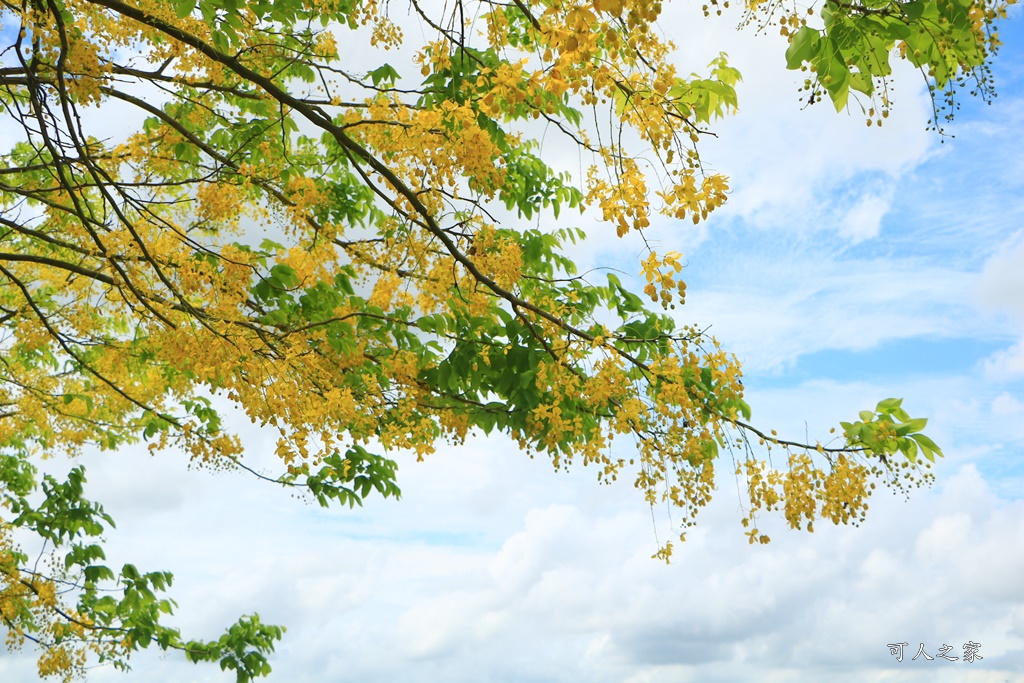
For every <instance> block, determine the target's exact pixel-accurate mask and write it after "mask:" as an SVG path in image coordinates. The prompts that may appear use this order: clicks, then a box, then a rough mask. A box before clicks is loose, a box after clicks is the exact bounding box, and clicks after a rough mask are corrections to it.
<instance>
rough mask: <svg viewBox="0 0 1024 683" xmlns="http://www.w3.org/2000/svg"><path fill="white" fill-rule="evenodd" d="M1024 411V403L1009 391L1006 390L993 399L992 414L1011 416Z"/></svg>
mask: <svg viewBox="0 0 1024 683" xmlns="http://www.w3.org/2000/svg"><path fill="white" fill-rule="evenodd" d="M1020 413H1024V403H1021V402H1020V401H1018V400H1017V399H1016V398H1014V397H1013V396H1012V395H1010V393H1009V392H1006V391H1004V392H1003V393H1001V394H999V395H998V396H996V397H995V399H993V401H992V414H993V415H998V416H1000V417H1009V416H1011V415H1018V414H1020Z"/></svg>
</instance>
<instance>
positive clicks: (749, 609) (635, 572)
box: [0, 9, 1024, 683]
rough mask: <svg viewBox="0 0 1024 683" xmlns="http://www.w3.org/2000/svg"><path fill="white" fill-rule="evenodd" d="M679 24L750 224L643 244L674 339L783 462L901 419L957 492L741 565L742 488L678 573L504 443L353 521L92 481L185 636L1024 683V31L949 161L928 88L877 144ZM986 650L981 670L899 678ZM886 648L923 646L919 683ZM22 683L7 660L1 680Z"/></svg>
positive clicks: (655, 666)
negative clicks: (716, 358)
mask: <svg viewBox="0 0 1024 683" xmlns="http://www.w3.org/2000/svg"><path fill="white" fill-rule="evenodd" d="M672 12H673V13H670V14H669V15H668V16H667V18H666V20H665V22H664V26H665V30H666V33H668V34H670V35H671V34H672V33H673V31H674V30H676V29H675V28H674V27H676V26H687V27H690V26H699V27H701V30H700V32H699V33H694V34H692V38H691V39H690V40H689V41H687V42H686V43H685V44H684V45H683V49H682V50H681V51H680V55H679V59H680V62H681V63H683V64H684V65H686V66H685V68H686V69H691V68H692V69H699V68H701V67H703V65H704V64H706V63H707V62H708V61H709V60H710V59H711V58H713V57H714V56H715V55H717V53H718V51H719V50H721V49H723V46H724V49H725V50H726V51H727V52H728V53H729V54H730V57H731V58H732V60H733V62H734V64H735V65H736V66H737V67H738V68H739V69H740V70H741V72H742V73H743V74H744V82H743V84H741V85H742V87H741V88H740V89H739V94H740V106H741V110H740V112H739V114H738V115H737V116H735V117H733V118H731V119H729V120H726V121H723V122H722V123H721V125H720V126H719V127H718V128H717V131H718V133H719V138H718V139H717V140H713V141H709V144H707V145H706V146H705V149H704V152H703V153H704V156H705V159H706V160H707V162H708V163H709V164H711V166H713V167H714V168H715V169H717V170H720V171H722V172H723V173H726V174H727V175H729V176H730V177H731V178H732V179H733V187H734V191H733V194H732V197H731V199H730V201H729V203H728V204H726V205H725V206H724V207H723V208H721V209H720V210H719V211H718V212H717V213H716V214H715V215H714V216H713V217H712V219H711V220H710V221H708V223H707V224H706V225H704V226H701V227H699V228H694V227H693V226H692V225H690V224H689V223H686V224H685V225H679V224H670V223H668V222H664V221H663V222H659V223H656V224H655V225H654V226H652V228H651V230H650V231H649V234H648V237H649V239H650V240H652V242H653V243H655V244H658V245H659V248H661V249H662V250H668V249H677V250H679V251H682V252H683V253H684V255H685V256H686V259H687V262H688V265H687V268H686V270H684V277H686V278H687V281H688V283H689V288H688V295H687V305H686V306H685V307H683V308H682V309H680V310H679V311H677V315H678V317H679V319H680V322H681V323H689V322H699V323H701V324H703V325H708V324H710V325H712V331H713V333H714V334H716V336H718V338H719V339H720V341H722V342H723V345H724V346H725V347H726V348H727V349H729V350H732V351H734V352H735V353H736V354H737V355H738V356H739V357H740V359H741V360H742V361H743V362H744V364H745V368H746V377H745V385H746V387H747V390H748V398H749V401H750V403H751V405H752V406H753V408H754V415H755V421H756V422H757V423H758V424H761V425H769V426H777V427H778V428H779V430H780V432H782V433H783V434H794V435H796V436H802V435H803V434H805V433H808V434H809V435H810V437H811V439H814V438H816V436H821V435H824V434H825V433H826V432H827V430H828V428H829V427H831V426H834V425H835V424H837V423H838V421H839V420H845V419H849V418H851V417H852V416H854V415H856V412H857V411H858V410H861V409H864V408H870V407H873V406H874V404H875V402H877V401H878V400H879V399H882V398H887V397H889V396H901V397H904V398H905V406H906V407H907V409H908V410H909V411H910V412H911V413H912V414H914V415H921V416H926V417H929V418H930V420H931V422H930V425H929V433H931V434H933V435H934V437H935V439H936V441H938V442H939V443H940V445H942V446H943V447H944V449H945V451H946V455H947V457H946V458H945V459H944V460H943V461H941V462H940V463H938V465H937V467H936V474H937V478H938V480H937V484H936V486H935V487H934V488H933V489H931V490H921V491H915V492H914V493H913V495H912V496H911V498H910V499H909V500H904V499H903V498H902V497H894V496H892V495H890V494H889V493H888V492H882V493H880V494H878V495H877V496H876V499H875V500H874V501H873V503H872V509H871V510H870V512H869V515H868V520H867V522H866V523H865V524H864V525H863V526H861V527H859V528H853V527H832V526H831V525H827V526H826V525H822V526H821V527H819V528H818V530H817V531H816V532H815V533H814V534H813V535H812V534H806V533H799V532H791V531H787V530H785V529H784V528H782V526H783V525H782V524H780V523H779V520H770V519H769V520H766V521H765V524H764V526H765V528H766V529H767V530H768V531H769V532H770V533H771V535H772V537H773V542H772V543H771V544H770V545H768V546H757V547H752V546H748V545H747V544H746V539H745V537H744V536H743V533H742V528H741V527H740V525H739V519H740V518H741V517H742V514H741V513H740V511H739V509H738V498H737V495H736V492H735V487H736V483H735V480H734V479H732V478H731V477H730V476H722V477H721V479H720V481H719V490H718V496H717V498H716V501H715V503H713V504H712V505H711V506H710V507H709V508H708V509H707V510H706V511H705V512H704V513H702V515H701V516H700V518H699V526H698V528H697V530H696V531H695V532H694V533H692V534H691V536H690V539H689V540H688V542H687V543H686V544H685V545H683V546H681V547H678V548H677V554H676V560H675V562H674V563H673V564H672V565H671V566H667V567H666V566H664V565H663V564H661V563H658V562H656V561H653V560H651V559H650V555H651V553H653V552H654V550H655V549H656V537H661V538H663V537H664V536H665V535H666V534H667V533H669V530H668V529H667V528H666V526H667V525H666V523H665V520H664V518H663V516H662V515H661V514H660V513H657V514H656V515H655V522H656V526H655V525H654V524H652V515H651V511H650V510H649V509H648V508H646V507H644V505H643V502H642V500H641V498H640V496H639V495H637V494H636V492H635V491H633V490H632V489H631V488H630V487H629V486H628V485H627V486H616V487H607V486H599V485H598V484H597V483H596V481H595V477H594V473H593V472H589V471H587V470H584V469H580V470H576V471H573V472H570V473H568V474H565V473H561V474H555V473H553V472H552V471H551V468H550V466H549V465H548V464H546V463H544V462H543V461H531V460H529V459H527V458H525V457H524V456H523V455H522V454H520V453H517V452H516V449H515V448H514V446H513V445H512V444H511V443H509V442H508V441H507V440H506V439H503V438H501V437H497V438H490V439H486V440H485V439H482V438H480V439H473V440H471V441H470V442H468V443H467V444H466V445H465V446H462V447H459V448H442V449H440V450H439V452H438V453H437V454H435V455H433V456H431V457H430V458H428V461H427V462H426V463H421V464H417V463H415V462H414V458H412V457H411V456H406V455H404V454H399V455H398V459H399V462H400V484H401V486H402V489H403V499H402V500H401V501H398V502H394V501H380V500H371V501H368V503H367V505H366V507H365V508H363V509H356V510H354V511H349V510H326V511H324V510H320V509H319V508H316V507H312V506H309V505H307V504H304V503H303V502H302V501H297V500H293V499H291V498H289V497H288V496H287V495H284V494H282V493H281V492H280V491H278V490H276V489H274V488H271V487H268V486H266V485H265V484H260V483H258V482H254V481H251V480H249V479H247V478H245V477H244V476H243V475H240V474H224V473H221V474H211V473H207V472H202V471H188V469H187V466H186V463H185V459H184V458H182V457H181V456H180V454H174V453H166V454H160V455H158V456H155V457H150V456H148V455H146V454H144V453H143V452H142V451H141V450H137V451H131V450H126V451H125V452H121V453H117V454H104V455H98V456H90V457H87V458H86V459H85V465H86V466H87V468H88V471H89V478H90V490H91V491H92V493H93V495H94V496H95V497H96V498H97V499H99V500H101V501H103V502H104V503H105V504H106V506H107V508H108V510H109V511H110V512H111V513H112V514H113V515H114V517H115V519H117V520H118V523H119V526H118V529H117V531H116V532H112V533H111V534H110V535H109V542H110V555H111V558H110V559H111V563H112V564H115V565H116V564H117V563H118V562H119V561H127V560H128V559H129V558H130V559H131V560H132V561H135V562H137V563H138V564H139V565H140V566H143V567H146V568H150V569H166V570H169V571H172V572H174V573H175V575H176V582H175V590H174V597H176V598H177V599H178V600H179V602H180V604H181V608H180V610H179V613H180V616H179V617H178V624H179V625H180V626H181V627H182V628H183V629H184V630H185V631H186V632H188V633H194V634H196V635H198V636H201V637H215V636H216V635H217V633H218V630H219V628H221V627H223V626H224V625H226V624H227V623H230V622H231V621H233V620H234V619H235V618H237V616H238V615H239V614H242V613H246V612H250V611H259V612H260V613H261V615H262V616H263V618H264V619H265V620H266V621H270V622H274V623H282V624H285V625H286V626H287V627H288V629H289V631H288V633H287V634H286V639H285V641H284V643H283V644H282V646H281V647H280V649H279V652H278V653H277V654H276V655H275V656H274V658H273V659H272V663H273V666H274V668H275V675H274V677H273V678H272V679H271V680H286V681H295V682H296V683H320V682H326V681H355V680H359V681H361V682H365V683H376V682H381V683H383V682H385V681H388V682H391V681H403V682H408V683H417V682H420V681H422V682H424V683H426V682H430V683H435V682H437V681H444V682H445V683H469V682H470V681H472V682H473V683H479V682H488V683H490V682H493V683H506V682H508V683H513V682H515V683H521V682H524V681H537V682H538V683H561V682H563V681H564V682H569V681H573V682H576V681H594V682H596V683H604V682H615V683H661V682H666V683H668V682H671V683H686V682H689V681H700V682H701V683H707V682H711V683H715V682H722V683H733V682H741V681H743V682H745V681H751V680H757V681H766V682H772V681H778V682H786V683H789V682H792V683H805V682H806V683H812V682H813V683H818V682H819V681H823V680H827V681H837V682H840V683H842V682H847V681H848V682H850V683H854V682H856V683H875V682H881V681H887V682H893V683H917V682H922V683H923V682H924V681H928V682H929V683H932V682H939V683H952V682H954V681H955V682H958V683H959V682H964V683H1003V682H1005V681H1010V682H1012V683H1024V673H1022V672H1024V581H1021V580H1020V577H1022V576H1024V173H1022V172H1021V171H1024V162H1022V156H1021V151H1022V150H1024V144H1022V143H1021V133H1020V131H1021V130H1022V127H1021V124H1022V123H1024V28H1022V27H1021V26H1020V20H1019V19H1018V20H1017V22H1016V23H1014V22H1013V21H1011V22H1009V23H1008V24H1007V25H1006V27H1005V28H1004V30H1003V35H1004V42H1005V43H1006V47H1005V49H1004V51H1003V53H1002V55H1001V57H1000V61H999V62H998V63H997V66H996V77H997V85H998V88H999V92H1000V96H999V98H998V99H997V101H996V102H995V104H994V105H992V106H991V107H989V106H984V105H981V104H980V103H977V102H972V101H969V100H965V101H964V107H963V109H962V110H961V112H960V113H959V115H958V118H957V120H956V122H955V123H954V124H953V125H952V126H950V132H952V133H955V135H956V137H955V138H953V139H950V140H948V141H946V142H945V143H940V139H939V138H938V137H937V136H936V135H935V134H933V133H929V132H927V131H925V123H926V120H927V117H928V110H927V101H926V98H925V96H924V92H923V85H922V83H921V82H920V78H919V77H918V76H917V74H916V73H914V72H913V71H909V70H906V69H904V70H902V72H900V73H899V80H898V82H897V99H896V102H895V110H894V113H893V115H892V117H891V118H890V120H889V121H887V123H886V125H885V127H883V128H882V129H881V130H878V129H874V128H871V129H868V128H866V127H865V126H864V125H863V122H862V121H860V120H859V119H858V118H857V116H855V115H853V116H851V115H847V114H836V113H835V112H834V111H833V110H832V109H831V108H830V107H829V106H828V105H827V104H826V105H822V106H818V107H815V108H812V109H810V110H807V111H801V110H800V108H799V105H798V103H797V94H796V88H795V86H794V82H795V76H794V74H792V73H790V72H786V71H785V69H784V68H783V66H784V64H783V59H782V51H783V49H784V45H781V44H780V41H779V40H778V39H773V38H765V37H761V38H758V37H755V36H754V35H753V34H752V33H751V32H743V33H737V32H735V31H734V27H735V23H736V19H737V16H736V15H735V14H733V15H732V16H731V17H726V18H723V19H719V20H712V21H710V22H706V23H705V22H703V20H700V19H694V18H693V17H691V16H690V15H689V14H685V13H682V14H679V13H674V12H675V10H674V9H673V10H672ZM1019 14H1020V12H1019V11H1017V12H1015V15H1019ZM693 21H699V22H702V23H697V24H694V23H691V22H693ZM678 42H680V43H683V41H682V40H680V41H678ZM393 63H394V62H393ZM581 220H587V219H586V217H584V219H581ZM583 225H584V226H585V227H587V229H588V231H589V232H590V234H591V238H590V239H589V240H588V242H587V243H586V244H584V245H583V246H582V247H581V248H579V249H578V250H577V252H576V253H575V254H574V255H575V256H576V257H577V258H578V259H579V261H580V263H581V265H583V266H584V267H586V266H609V267H617V268H620V269H626V270H628V269H630V268H633V269H634V271H636V270H638V269H639V268H638V265H636V264H635V263H632V262H629V261H624V260H623V259H622V258H621V254H624V253H631V252H630V250H631V249H632V250H633V251H635V253H637V254H639V253H640V243H639V242H633V243H628V242H627V243H626V245H627V246H625V247H624V246H623V243H622V242H621V241H619V240H617V239H616V238H615V237H614V231H611V230H610V229H609V228H608V227H607V226H602V225H599V224H594V223H583ZM609 233H610V234H609ZM229 419H230V420H231V421H232V425H233V426H234V427H235V428H237V429H238V430H239V432H240V433H242V434H243V435H245V438H246V443H247V445H248V446H249V447H250V452H249V457H250V458H251V461H252V463H253V464H254V465H258V464H259V463H260V462H267V463H269V462H271V459H272V450H273V439H272V437H268V436H267V435H266V434H264V433H261V432H260V431H258V430H256V429H254V428H253V427H252V426H251V425H250V424H249V423H248V420H246V419H245V418H244V417H243V416H239V415H237V414H235V415H232V416H229ZM722 469H723V470H728V468H727V467H724V468H722ZM967 641H973V642H976V643H980V645H981V647H980V650H979V652H980V654H981V655H982V656H983V657H984V659H982V660H979V661H976V662H973V663H965V662H963V661H957V662H948V661H943V660H939V659H936V660H933V661H922V660H921V658H919V659H918V660H917V661H910V658H911V657H913V656H914V654H916V652H917V649H918V646H919V644H921V643H923V644H924V646H925V650H926V652H927V653H928V654H929V655H931V656H933V657H935V656H936V655H937V654H938V650H939V648H940V647H941V646H942V645H944V644H949V645H952V646H953V648H954V649H953V652H952V653H951V654H952V655H953V656H960V655H962V646H963V644H964V643H965V642H967ZM891 642H907V643H909V645H908V646H907V649H908V653H907V655H906V656H905V658H904V661H903V662H897V661H896V658H895V657H893V656H891V655H890V654H889V650H888V648H887V644H888V643H891ZM33 666H34V664H33V660H32V657H31V652H29V651H26V652H25V653H24V654H20V655H8V654H4V656H3V657H2V658H0V679H2V680H4V681H8V680H10V681H23V680H25V681H27V680H32V679H33V675H34V674H33V671H34V668H33ZM90 680H95V681H121V680H126V681H135V680H145V681H148V680H160V681H167V682H170V683H179V682H186V681H189V682H191V681H197V682H198V681H203V682H207V681H209V682H214V681H216V682H220V681H230V680H233V679H232V678H231V677H230V676H229V675H227V674H224V673H221V672H219V671H217V670H216V668H215V667H205V668H196V667H194V666H192V665H188V664H185V663H183V662H180V661H179V660H178V658H177V657H175V656H161V655H158V654H155V653H143V654H142V655H141V656H140V657H139V658H138V659H137V661H136V663H135V671H134V673H132V674H129V675H127V676H124V675H122V674H120V673H118V672H116V671H113V670H111V669H109V668H99V669H96V670H94V671H93V672H92V674H91V677H90Z"/></svg>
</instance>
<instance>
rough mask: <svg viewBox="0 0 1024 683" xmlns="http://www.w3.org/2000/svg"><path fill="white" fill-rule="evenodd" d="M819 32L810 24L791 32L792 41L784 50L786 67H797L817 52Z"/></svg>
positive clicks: (819, 38)
mask: <svg viewBox="0 0 1024 683" xmlns="http://www.w3.org/2000/svg"><path fill="white" fill-rule="evenodd" d="M820 40H821V33H820V32H819V31H816V30H815V29H813V28H811V27H810V26H803V27H801V28H800V29H799V30H798V31H797V32H796V33H794V34H793V42H791V43H790V44H789V48H788V49H787V50H786V68H788V69H799V68H800V65H801V64H803V63H804V62H809V61H811V59H812V58H813V57H814V56H815V55H817V54H818V43H819V41H820Z"/></svg>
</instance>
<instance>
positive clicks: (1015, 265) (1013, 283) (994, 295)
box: [977, 232, 1024, 380]
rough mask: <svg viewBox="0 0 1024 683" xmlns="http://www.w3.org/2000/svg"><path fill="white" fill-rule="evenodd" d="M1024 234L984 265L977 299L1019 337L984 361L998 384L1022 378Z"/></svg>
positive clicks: (1023, 365) (1019, 233)
mask: <svg viewBox="0 0 1024 683" xmlns="http://www.w3.org/2000/svg"><path fill="white" fill-rule="evenodd" d="M1022 264H1024V232H1017V233H1016V234H1014V235H1013V236H1012V237H1010V238H1009V239H1007V240H1006V241H1005V242H1004V243H1003V244H1002V245H1000V247H999V249H998V250H997V251H996V253H995V254H993V255H992V256H991V257H990V258H989V260H988V261H987V262H986V263H985V267H984V268H983V270H982V272H981V278H980V280H979V282H978V287H977V297H978V299H979V300H980V302H981V304H982V305H983V306H985V307H986V308H988V309H991V310H994V311H997V312H999V313H1002V314H1003V315H1006V316H1007V317H1009V318H1010V320H1011V321H1012V324H1013V326H1014V328H1015V329H1016V330H1017V331H1018V334H1019V335H1020V337H1018V341H1016V342H1015V343H1014V344H1012V345H1011V346H1009V347H1007V348H1005V349H1002V350H1000V351H997V352H996V353H994V354H992V356H991V357H989V358H988V359H986V361H985V370H986V373H987V374H988V375H989V376H990V377H992V378H995V379H999V380H1015V379H1021V378H1024V268H1022V267H1021V265H1022Z"/></svg>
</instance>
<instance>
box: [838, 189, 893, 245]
mask: <svg viewBox="0 0 1024 683" xmlns="http://www.w3.org/2000/svg"><path fill="white" fill-rule="evenodd" d="M889 204H890V200H889V199H888V198H886V197H879V196H877V195H867V196H865V197H863V198H861V199H860V201H858V202H857V203H856V204H855V205H854V206H853V207H852V208H851V209H850V210H849V211H848V212H847V214H846V216H845V217H844V218H843V221H842V223H841V225H840V228H839V232H840V234H841V235H842V236H843V237H846V238H848V239H849V240H850V241H851V242H852V243H853V244H857V243H858V242H863V241H864V240H868V239H871V238H873V237H877V236H878V233H879V232H881V230H882V219H883V218H884V217H885V214H886V213H888V211H889Z"/></svg>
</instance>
